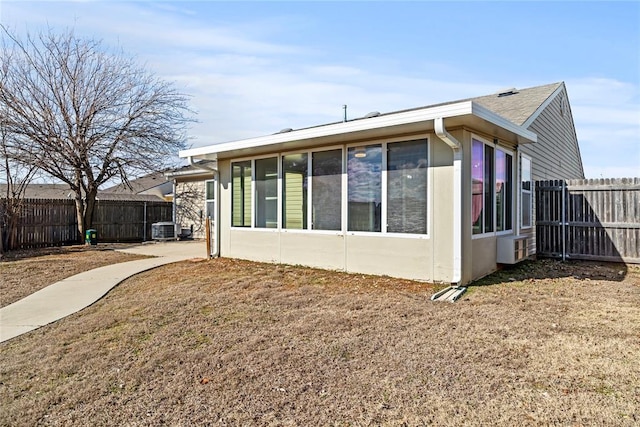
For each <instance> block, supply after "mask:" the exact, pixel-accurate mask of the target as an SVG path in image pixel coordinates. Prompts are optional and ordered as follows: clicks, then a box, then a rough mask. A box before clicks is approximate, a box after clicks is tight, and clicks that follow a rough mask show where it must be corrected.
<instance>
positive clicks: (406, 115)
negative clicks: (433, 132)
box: [178, 101, 537, 167]
mask: <svg viewBox="0 0 640 427" xmlns="http://www.w3.org/2000/svg"><path fill="white" fill-rule="evenodd" d="M463 116H476V117H478V118H480V119H483V120H485V121H486V122H488V123H491V124H493V125H496V126H499V127H500V128H502V129H505V130H506V131H508V132H511V133H513V134H514V135H515V136H516V138H518V142H519V143H527V142H536V138H537V136H536V134H535V133H533V132H531V131H529V130H526V129H524V128H523V127H520V126H518V125H516V124H514V123H511V122H510V121H508V120H507V119H505V118H503V117H501V116H499V115H497V114H496V113H494V112H492V111H490V110H489V109H487V108H485V107H483V106H481V105H479V104H477V103H475V102H473V101H463V102H457V103H453V104H446V105H441V106H434V107H424V108H418V109H415V110H407V111H400V112H396V113H388V114H382V115H380V116H377V117H371V118H367V119H357V120H351V121H348V122H340V123H333V124H328V125H322V126H315V127H311V128H306V129H298V130H294V131H291V132H284V133H277V134H273V135H266V136H260V137H256V138H250V139H244V140H240V141H231V142H224V143H220V144H213V145H208V146H205V147H199V148H192V149H188V150H182V151H180V152H179V154H178V155H179V156H180V157H182V158H188V157H197V158H206V157H207V156H210V155H216V154H220V153H226V152H232V151H238V150H249V149H254V148H260V147H265V146H269V145H278V144H281V145H285V144H288V143H292V142H300V141H311V140H318V139H322V138H327V137H332V136H337V135H347V134H350V133H358V132H365V131H371V130H375V129H384V128H388V127H392V126H402V125H410V124H415V123H421V122H428V121H431V120H435V119H436V118H438V117H447V118H454V117H463ZM198 166H200V167H203V166H202V165H198Z"/></svg>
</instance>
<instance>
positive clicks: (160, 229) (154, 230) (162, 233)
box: [151, 222, 176, 240]
mask: <svg viewBox="0 0 640 427" xmlns="http://www.w3.org/2000/svg"><path fill="white" fill-rule="evenodd" d="M151 238H152V239H153V240H175V239H176V224H175V223H174V222H156V223H153V224H151Z"/></svg>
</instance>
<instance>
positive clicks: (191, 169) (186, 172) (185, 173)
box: [164, 160, 217, 179]
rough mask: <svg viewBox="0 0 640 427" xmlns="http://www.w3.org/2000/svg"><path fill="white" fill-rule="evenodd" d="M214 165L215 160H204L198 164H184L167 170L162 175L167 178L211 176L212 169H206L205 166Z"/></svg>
mask: <svg viewBox="0 0 640 427" xmlns="http://www.w3.org/2000/svg"><path fill="white" fill-rule="evenodd" d="M216 166H217V162H215V161H209V160H204V161H202V162H200V163H198V166H195V165H186V166H183V167H181V168H178V169H174V170H171V171H167V172H165V173H164V176H165V177H166V178H167V179H174V178H200V177H211V176H212V175H213V171H212V170H211V169H207V167H212V168H215V167H216Z"/></svg>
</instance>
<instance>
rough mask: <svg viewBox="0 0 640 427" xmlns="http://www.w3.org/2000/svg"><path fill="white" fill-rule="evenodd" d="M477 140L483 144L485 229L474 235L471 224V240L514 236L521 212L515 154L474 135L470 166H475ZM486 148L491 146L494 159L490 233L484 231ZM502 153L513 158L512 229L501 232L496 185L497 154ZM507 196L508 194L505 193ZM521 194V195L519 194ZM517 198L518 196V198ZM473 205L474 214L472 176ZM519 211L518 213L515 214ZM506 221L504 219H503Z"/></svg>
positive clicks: (472, 137) (482, 222)
mask: <svg viewBox="0 0 640 427" xmlns="http://www.w3.org/2000/svg"><path fill="white" fill-rule="evenodd" d="M474 140H476V141H478V142H480V143H482V144H483V149H482V165H483V171H482V176H483V183H482V212H483V218H482V221H481V225H482V227H483V229H482V232H481V233H477V234H474V233H473V222H471V223H470V225H471V238H472V239H482V238H486V237H492V236H503V235H510V234H514V233H515V229H516V225H515V224H516V223H515V221H514V219H515V218H514V215H518V212H519V209H518V207H519V205H518V201H517V200H516V198H514V187H515V186H514V185H513V183H514V179H515V178H516V177H517V175H516V174H515V172H516V171H515V169H516V168H515V167H514V158H515V154H514V152H513V151H512V150H509V149H508V148H506V147H503V146H501V145H499V144H496V143H495V142H489V141H488V140H487V139H486V138H483V137H481V136H478V135H475V134H472V135H471V151H472V152H471V156H470V161H469V165H471V166H473V141H474ZM485 146H489V147H491V148H492V150H493V158H492V170H491V177H492V182H491V183H490V184H489V187H490V188H491V192H492V194H491V203H492V206H491V217H492V229H491V230H490V231H485V230H484V226H485V224H486V217H485V216H484V214H485V213H486V211H485V201H486V196H485V188H486V183H485V182H484V177H486V171H485V169H484V168H485V161H486V151H485V148H484V147H485ZM498 151H501V152H502V153H504V154H506V155H509V156H511V206H512V208H511V228H509V229H505V230H500V231H498V209H497V192H496V183H497V152H498ZM472 173H473V172H470V175H472ZM518 191H519V187H518ZM505 194H506V193H505ZM518 194H520V193H518ZM516 197H517V196H516ZM470 202H471V204H470V207H471V211H472V212H473V176H471V200H470ZM514 208H515V209H514ZM515 211H517V212H515ZM505 219H506V216H505ZM471 220H473V217H472V218H471ZM503 221H504V219H503Z"/></svg>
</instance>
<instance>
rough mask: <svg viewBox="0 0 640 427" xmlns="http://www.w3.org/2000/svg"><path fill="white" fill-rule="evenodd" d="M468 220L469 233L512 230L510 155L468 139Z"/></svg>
mask: <svg viewBox="0 0 640 427" xmlns="http://www.w3.org/2000/svg"><path fill="white" fill-rule="evenodd" d="M471 150H472V151H471V179H472V182H471V186H472V190H471V192H472V196H471V198H472V199H471V216H472V218H471V221H472V231H473V234H483V233H491V232H493V231H494V230H495V231H497V232H500V231H508V230H512V229H513V156H512V155H511V154H509V153H507V152H505V151H504V150H502V149H500V148H498V147H493V146H491V145H488V144H485V143H483V142H482V141H479V140H477V139H472V148H471Z"/></svg>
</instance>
